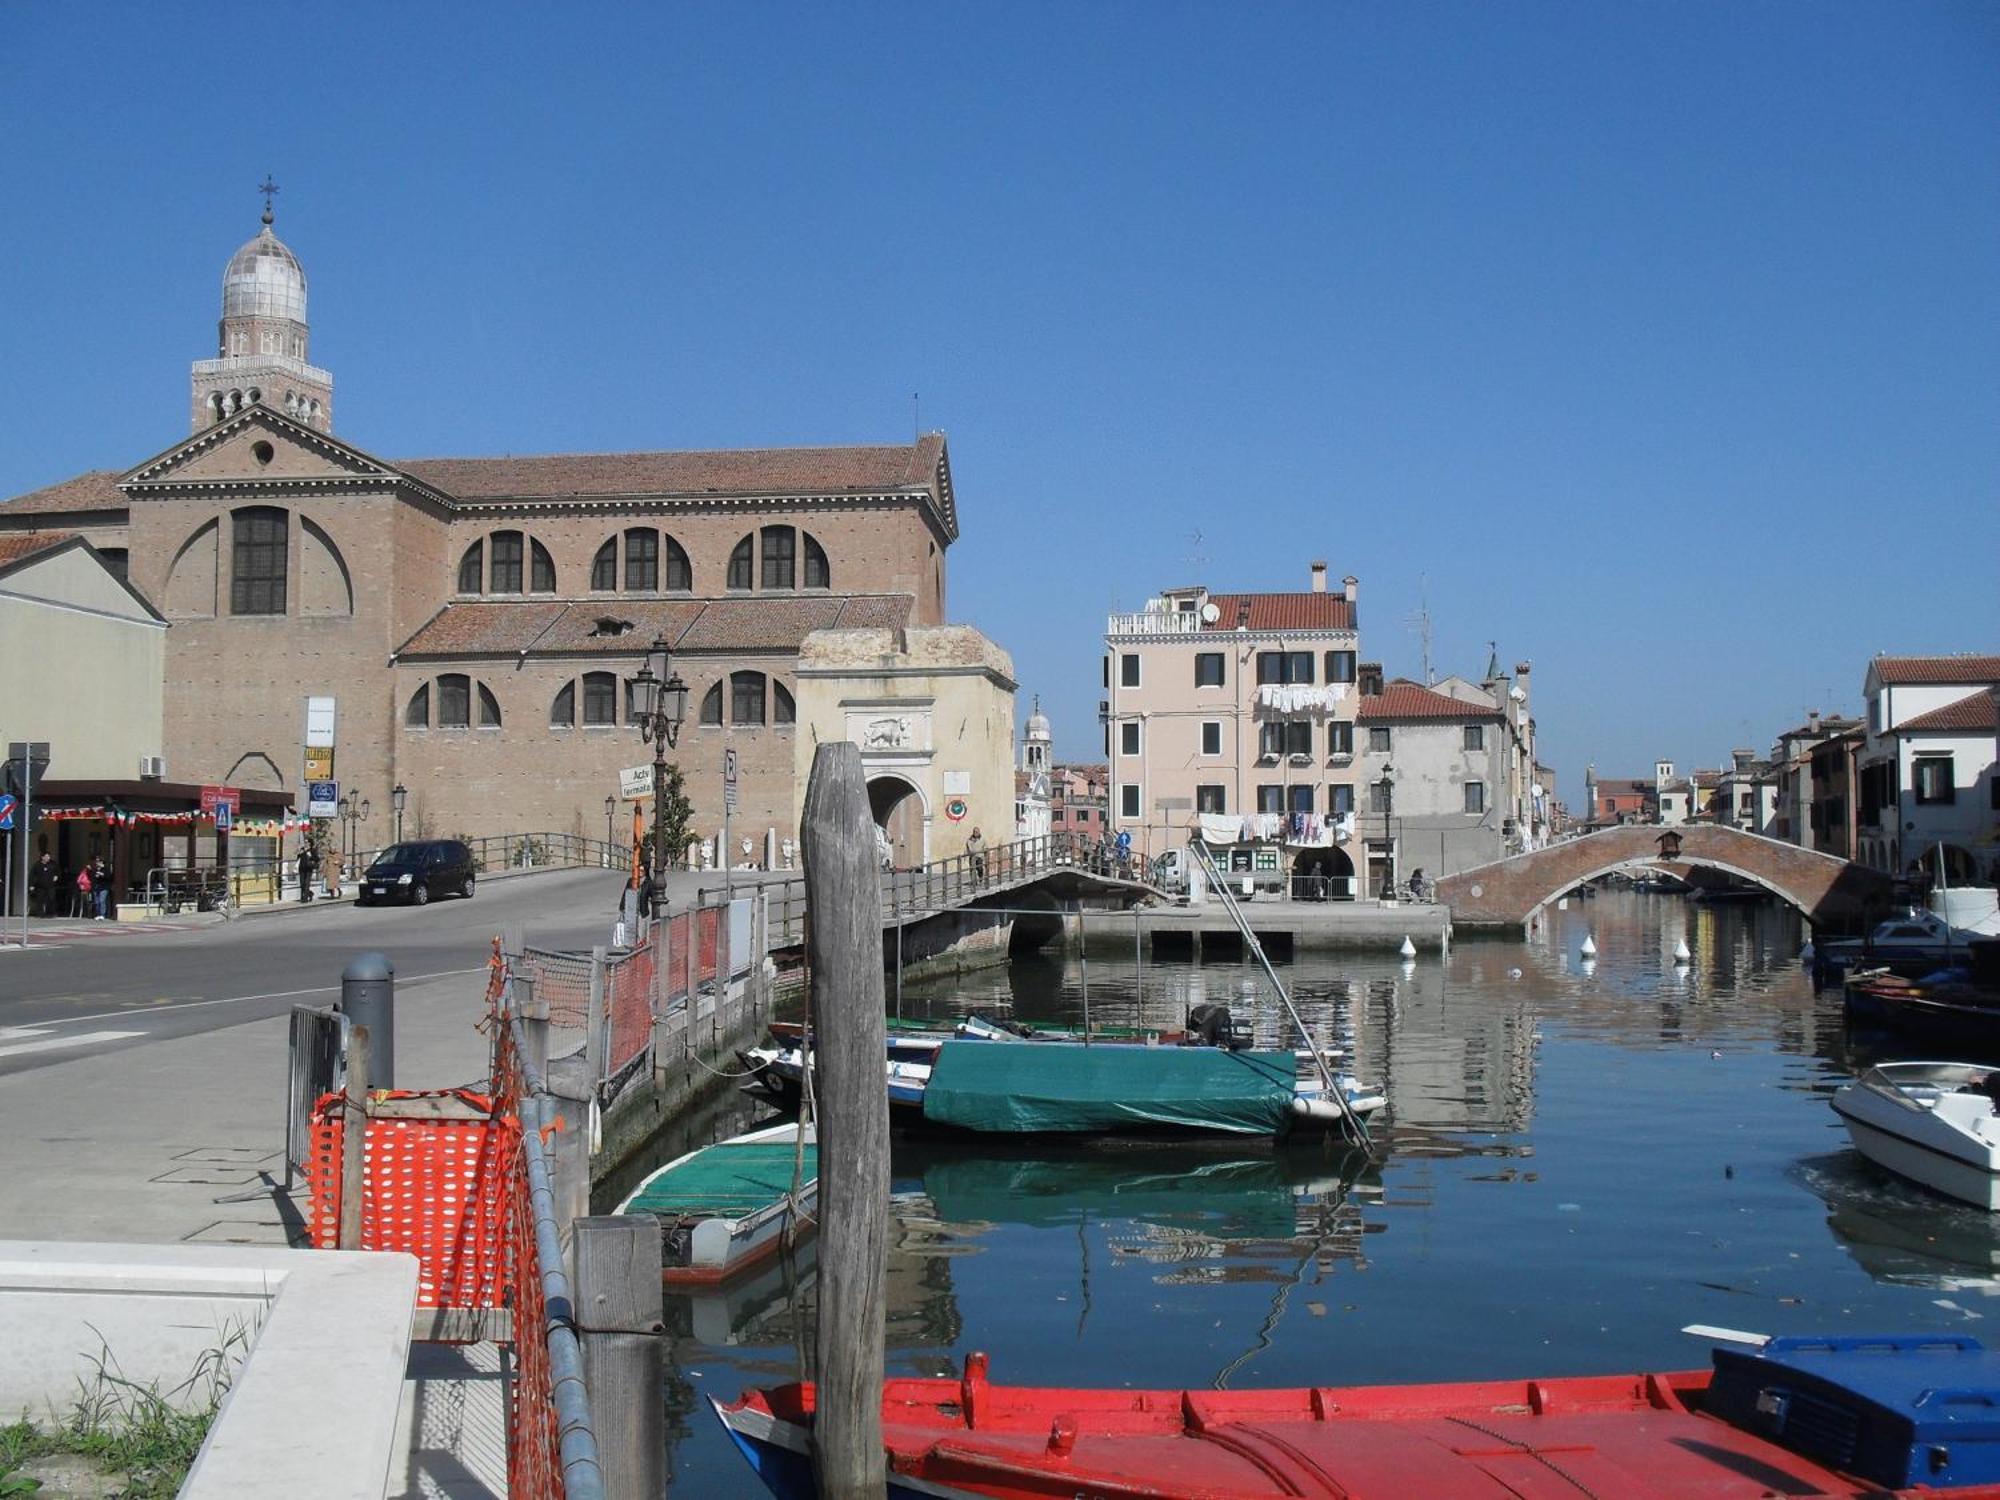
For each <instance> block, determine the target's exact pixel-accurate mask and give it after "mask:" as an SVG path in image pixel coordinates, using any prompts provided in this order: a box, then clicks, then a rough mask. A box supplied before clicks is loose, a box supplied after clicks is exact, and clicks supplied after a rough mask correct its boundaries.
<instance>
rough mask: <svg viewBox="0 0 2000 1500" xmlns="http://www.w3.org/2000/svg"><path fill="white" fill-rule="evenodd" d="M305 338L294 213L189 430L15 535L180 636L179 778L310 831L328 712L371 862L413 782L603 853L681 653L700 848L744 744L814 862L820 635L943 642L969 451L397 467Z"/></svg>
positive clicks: (233, 305)
mask: <svg viewBox="0 0 2000 1500" xmlns="http://www.w3.org/2000/svg"><path fill="white" fill-rule="evenodd" d="M308 336H309V328H308V323H307V317H306V276H305V271H304V268H303V267H302V266H301V265H300V263H299V260H298V257H297V256H295V255H294V254H293V253H292V251H291V250H290V249H289V248H287V247H286V246H285V245H284V244H283V243H282V242H281V241H280V240H279V239H278V238H277V236H276V235H275V233H274V232H273V229H272V215H271V211H270V209H269V207H268V206H267V207H266V209H265V212H264V221H263V228H262V230H261V231H260V232H259V233H258V234H257V235H256V236H255V237H254V238H252V239H251V240H250V241H249V243H247V244H245V245H244V246H243V247H242V248H241V249H240V250H238V251H237V252H236V253H235V254H234V255H233V256H232V257H230V260H229V263H228V266H227V269H226V270H225V271H224V273H223V279H222V318H221V324H220V334H219V339H218V343H217V348H216V357H215V358H213V359H203V360H198V361H196V362H195V363H194V365H193V369H192V376H193V380H192V389H191V397H190V405H191V411H192V418H193V433H192V435H191V436H189V437H186V438H183V439H182V440H180V441H178V442H176V443H175V444H174V445H173V446H171V447H169V448H167V449H166V450H165V451H164V452H161V453H159V454H156V455H155V456H153V457H151V458H148V459H146V460H144V461H143V462H141V463H139V464H137V465H136V466H134V467H132V468H129V469H126V470H122V471H120V470H97V471H93V472H90V473H86V474H81V475H78V476H77V477H75V478H73V479H69V480H66V481H64V482H62V483H60V484H56V485H52V486H49V487H48V488H46V489H41V490H37V491H34V492H33V493H30V494H26V495H21V496H19V497H17V498H15V499H13V500H11V501H9V502H7V503H5V504H0V536H4V535H5V534H8V533H18V532H23V531H27V532H56V531H60V532H73V533H77V534H80V535H82V536H83V537H85V538H86V539H87V540H88V541H89V542H90V543H91V544H92V545H93V546H95V547H96V548H97V549H98V550H99V552H100V553H102V554H103V555H104V556H105V558H106V559H107V560H108V561H109V562H110V563H111V564H112V566H113V567H114V568H118V567H122V568H124V569H125V570H126V574H127V577H128V580H129V582H130V583H131V585H132V586H133V587H134V588H136V589H137V590H138V591H139V592H140V593H142V594H143V595H144V596H145V598H146V599H147V600H149V601H150V602H151V603H152V604H153V605H154V606H155V607H156V608H157V609H158V610H159V612H160V613H161V614H163V615H164V616H165V617H166V619H167V621H168V623H169V628H168V630H167V647H166V669H165V684H166V685H165V703H164V736H165V753H166V755H165V758H166V761H167V770H166V773H165V774H166V775H167V776H168V777H169V778H170V779H171V780H172V781H174V782H180V783H214V784H222V785H229V786H236V787H242V788H245V789H254V790H259V791H264V792H277V791H286V792H291V793H292V794H293V796H294V799H295V802H294V805H295V806H296V807H298V809H299V810H301V811H303V810H304V806H305V804H304V795H303V791H302V790H301V777H302V770H303V766H304V763H305V760H304V750H303V740H304V727H305V705H306V701H307V699H309V698H319V699H325V698H331V699H332V700H333V701H334V710H335V725H336V729H335V764H334V777H335V779H336V780H338V782H339V783H340V786H341V788H342V790H343V791H346V790H350V789H351V790H354V791H356V792H359V793H360V794H361V795H363V796H366V797H368V798H369V799H370V800H371V802H372V804H373V809H374V821H373V822H372V823H371V825H370V826H369V827H367V828H366V829H364V830H363V833H362V836H363V839H364V841H366V842H369V843H373V844H380V843H382V842H386V840H387V838H388V836H389V835H390V833H391V829H390V827H389V826H388V825H387V823H385V821H384V815H385V813H386V810H387V808H388V805H389V793H390V789H391V788H392V787H394V786H397V785H399V784H400V785H403V786H405V787H406V788H407V789H408V799H407V806H406V810H405V814H404V820H403V822H404V832H405V834H406V835H414V834H416V833H419V832H428V833H430V834H433V835H439V834H453V833H468V834H475V835H476V834H487V833H500V832H515V831H539V830H548V831H556V832H575V833H585V834H591V835H593V836H597V837H602V836H603V831H604V829H605V826H606V821H607V818H606V809H605V798H606V797H607V795H610V794H611V793H613V792H615V791H616V789H617V772H618V770H619V769H620V768H621V767H626V766H634V765H638V764H640V763H642V762H644V761H646V760H648V759H649V758H650V751H649V750H648V749H647V747H645V746H643V745H642V744H641V743H640V742H639V736H638V733H637V731H636V730H634V729H632V728H631V727H629V719H628V717H627V710H628V705H627V703H626V701H625V700H626V687H625V684H626V681H627V680H628V679H629V678H630V677H631V676H632V675H633V674H634V673H635V672H636V671H637V670H638V668H639V666H640V664H641V662H642V661H643V659H644V655H645V651H646V648H647V647H648V646H649V645H650V644H651V642H652V641H653V640H654V638H655V637H656V636H663V637H664V638H665V639H666V641H667V643H668V644H669V646H670V647H671V649H672V653H673V665H674V668H675V670H677V671H678V672H679V673H680V675H681V676H682V677H683V678H684V679H685V680H686V682H687V684H688V687H689V706H688V723H687V724H686V725H685V727H684V728H683V729H682V731H681V735H680V742H679V746H678V748H677V749H676V750H675V751H674V752H673V758H674V759H675V760H676V761H677V762H678V763H679V764H680V765H681V767H682V769H683V770H684V771H685V772H686V773H687V778H688V786H689V792H690V796H691V797H692V798H693V800H694V802H695V808H696V817H695V824H696V828H697V831H700V832H707V831H710V830H711V829H712V828H713V826H714V824H715V823H716V822H717V821H718V820H719V815H720V801H721V765H722V756H723V750H724V747H725V745H727V746H728V747H730V748H733V749H735V750H736V751H737V753H738V757H739V764H740V766H741V773H740V774H741V778H742V779H741V800H740V805H739V810H738V812H737V813H736V814H735V817H736V820H737V821H736V828H737V829H738V830H740V831H746V832H754V833H756V834H758V835H760V836H763V835H766V833H767V831H770V830H775V836H781V837H786V838H789V837H791V836H792V835H793V834H794V833H795V817H796V808H797V805H798V798H799V795H800V791H799V788H798V785H797V780H798V770H797V766H798V764H799V763H800V761H801V760H802V759H809V757H801V756H799V755H798V754H797V753H796V752H797V750H798V747H797V746H796V744H795V738H796V736H797V734H798V733H799V732H800V727H799V722H798V721H799V718H800V713H799V710H798V706H797V698H796V695H797V693H798V691H799V683H798V666H799V656H800V650H801V646H802V644H803V643H804V641H805V637H806V636H807V634H808V633H809V632H812V631H815V630H826V629H843V630H847V629H873V630H877V631H883V632H887V633H888V637H887V638H888V639H890V640H900V639H903V638H904V637H903V635H902V632H905V631H908V630H910V629H913V628H917V627H924V626H935V625H940V624H942V623H943V619H944V601H945V553H946V550H947V549H948V548H949V547H950V546H951V544H952V542H953V541H955V540H956V539H957V537H958V516H957V507H956V502H955V500H954V497H953V494H952V484H951V466H950V462H949V459H948V457H947V455H946V450H945V441H944V438H943V436H942V435H941V434H937V433H932V434H928V435H926V436H924V437H922V438H921V439H920V440H918V441H917V442H915V443H913V444H910V445H907V446H904V445H898V446H883V447H832V448H774V449H750V450H738V451H726V452H635V453H582V454H560V455H549V456H543V457H523V458H512V457H509V458H425V459H386V458H378V457H376V456H374V455H373V454H371V453H368V452H365V451H363V450H362V449H361V448H358V447H355V446H353V445H351V444H350V443H348V442H346V441H344V440H343V439H342V438H339V437H336V436H335V435H334V430H333V425H334V424H333V377H332V375H330V374H329V373H328V372H327V371H325V370H322V369H319V368H317V367H315V366H314V365H313V364H311V363H310V361H309V357H308ZM1007 687H1008V691H1009V692H1011V683H1009V684H1008V685H1007ZM622 817H623V815H622V814H621V819H622ZM619 834H620V836H621V837H622V836H623V834H624V829H623V828H622V827H621V828H620V829H619ZM272 852H276V851H275V850H273V851H272Z"/></svg>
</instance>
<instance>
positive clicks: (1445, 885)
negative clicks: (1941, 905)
mask: <svg viewBox="0 0 2000 1500" xmlns="http://www.w3.org/2000/svg"><path fill="white" fill-rule="evenodd" d="M1688 866H1706V867H1707V868H1709V869H1712V870H1720V871H1723V872H1725V873H1726V874H1730V875H1734V876H1736V877H1737V878H1738V879H1740V880H1747V881H1749V882H1751V883H1752V884H1753V885H1760V886H1762V887H1763V888H1764V889H1765V890H1767V891H1769V892H1771V894H1773V895H1774V896H1776V897H1778V898H1779V899H1780V900H1781V901H1785V902H1788V903H1790V904H1791V905H1792V906H1794V907H1797V908H1798V910H1799V911H1801V912H1803V913H1804V914H1805V916H1806V917H1807V919H1808V920H1810V921H1811V922H1812V924H1813V926H1814V927H1815V928H1820V929H1834V930H1843V931H1844V930H1855V929H1859V928H1861V927H1862V926H1863V925H1865V924H1866V923H1868V922H1870V921H1872V920H1874V919H1875V917H1876V916H1877V915H1878V914H1882V913H1885V912H1886V911H1887V910H1888V908H1889V906H1890V902H1891V897H1892V894H1893V892H1892V883H1891V881H1890V879H1889V877H1888V876H1887V875H1884V874H1882V873H1881V872H1880V871H1878V870H1871V869H1868V868H1867V867H1866V866H1863V865H1857V864H1855V863H1854V862H1853V861H1851V860H1845V859H1840V858H1837V857H1836V856H1834V855H1831V854H1820V853H1818V852H1816V851H1814V850H1811V849H1801V848H1800V847H1799V846H1798V845H1796V844H1788V843H1785V842H1784V841H1783V840H1781V839H1768V838H1764V837H1762V836H1761V835H1759V834H1754V833H1743V832H1741V831H1740V830H1738V829H1734V828H1726V827H1723V826H1721V825H1719V824H1714V823H1681V824H1676V825H1673V826H1671V827H1662V826H1660V825H1658V824H1648V823H1632V824H1624V825H1621V826H1620V827H1617V828H1607V829H1604V830H1603V831H1602V832H1599V833H1592V834H1586V835H1584V836H1583V837H1582V838H1575V839H1567V840H1565V841H1563V842H1562V843H1559V844H1551V845H1549V846H1548V847H1547V848H1544V849H1537V850H1535V851H1534V852H1532V853H1530V854H1516V855H1514V856H1512V857H1511V858H1508V859H1501V860H1495V861H1494V862H1493V863H1491V864H1486V865H1477V866H1475V867H1474V868H1472V869H1470V870H1461V871H1460V872H1459V873H1458V874H1456V875H1448V876H1446V877H1445V878H1444V879H1443V880H1440V881H1439V882H1438V899H1439V900H1441V901H1443V902H1444V903H1445V904H1446V905H1448V906H1449V907H1450V908H1451V919H1452V925H1453V926H1454V927H1465V928H1492V929H1498V930H1511V929H1516V928H1524V927H1526V926H1527V925H1528V924H1529V923H1530V922H1531V921H1533V920H1534V919H1535V917H1536V916H1537V915H1538V914H1539V913H1540V911H1541V909H1542V908H1543V907H1544V906H1546V905H1548V903H1549V902H1551V901H1553V900H1555V899H1556V898H1557V897H1558V896H1561V895H1563V894H1564V893H1565V892H1567V891H1570V890H1573V889H1575V888H1576V887H1577V886H1579V885H1581V884H1583V883H1584V882H1585V881H1587V880H1594V879H1596V878H1597V877H1598V876H1600V875H1608V874H1610V873H1611V872H1612V871H1614V870H1645V869H1659V868H1668V867H1672V868H1677V869H1684V868H1686V867H1688Z"/></svg>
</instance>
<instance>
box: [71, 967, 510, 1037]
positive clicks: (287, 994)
mask: <svg viewBox="0 0 2000 1500" xmlns="http://www.w3.org/2000/svg"><path fill="white" fill-rule="evenodd" d="M485 972H486V965H485V964H474V965H473V966H472V967H471V968H469V969H440V970H438V971H437V972H436V973H435V974H398V975H397V976H396V982H397V983H398V984H422V983H423V982H424V981H425V980H428V979H457V978H460V977H461V976H463V975H466V974H484V973H485ZM339 993H340V986H339V985H337V984H317V985H314V986H313V987H312V988H311V989H308V990H273V991H271V992H270V993H268V994H262V995H229V996H227V997H225V998H223V999H220V1000H160V1001H155V1002H150V1003H151V1004H152V1007H153V1008H152V1009H151V1010H150V1011H148V1012H147V1014H148V1015H155V1016H156V1015H160V1014H162V1013H163V1012H165V1011H168V1010H201V1009H203V1008H205V1007H207V1006H210V1005H246V1004H248V1003H250V1002H251V1001H254V1000H295V999H297V998H298V997H299V996H301V995H337V994H339ZM141 1003H148V1002H141ZM132 1019H134V1017H133V1013H132V1011H131V1010H130V1009H129V1008H128V1009H125V1010H106V1011H99V1012H98V1013H97V1014H96V1015H90V1016H62V1017H52V1018H51V1019H49V1020H46V1021H37V1022H36V1023H35V1024H36V1025H37V1026H81V1025H84V1024H86V1023H87V1022H90V1021H130V1020H132ZM135 1034H136V1033H135Z"/></svg>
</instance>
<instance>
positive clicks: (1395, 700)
mask: <svg viewBox="0 0 2000 1500" xmlns="http://www.w3.org/2000/svg"><path fill="white" fill-rule="evenodd" d="M1308 597H1313V596H1308ZM1354 717H1355V718H1356V719H1359V720H1363V721H1370V720H1381V719H1389V720H1396V721H1404V720H1416V721H1422V720H1427V719H1429V720H1437V721H1439V722H1443V721H1445V720H1458V721H1460V722H1466V721H1470V720H1474V719H1497V718H1499V717H1500V710H1499V709H1498V708H1497V707H1495V706H1494V705H1493V704H1491V703H1487V704H1478V703H1467V702H1466V701H1465V700H1464V699H1463V698H1453V697H1450V696H1449V695H1447V694H1445V693H1434V692H1432V691H1431V690H1430V689H1429V688H1427V687H1425V686H1424V685H1423V684H1422V683H1420V682H1411V681H1410V680H1409V679H1408V678H1404V677H1398V678H1395V679H1394V680H1393V681H1390V682H1386V683H1384V684H1383V685H1382V691H1381V692H1379V693H1374V694H1371V695H1370V696H1368V697H1366V698H1363V699H1362V700H1361V706H1360V707H1359V708H1357V709H1356V710H1355V711H1354ZM1598 785H1599V786H1603V785H1604V783H1603V782H1599V783H1598Z"/></svg>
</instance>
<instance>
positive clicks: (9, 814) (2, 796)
mask: <svg viewBox="0 0 2000 1500" xmlns="http://www.w3.org/2000/svg"><path fill="white" fill-rule="evenodd" d="M18 805H19V804H18V803H16V802H15V801H14V798H13V797H12V796H11V795H10V794H9V793H7V792H0V832H6V831H7V830H8V829H11V828H12V827H13V826H14V809H15V807H17V806H18Z"/></svg>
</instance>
